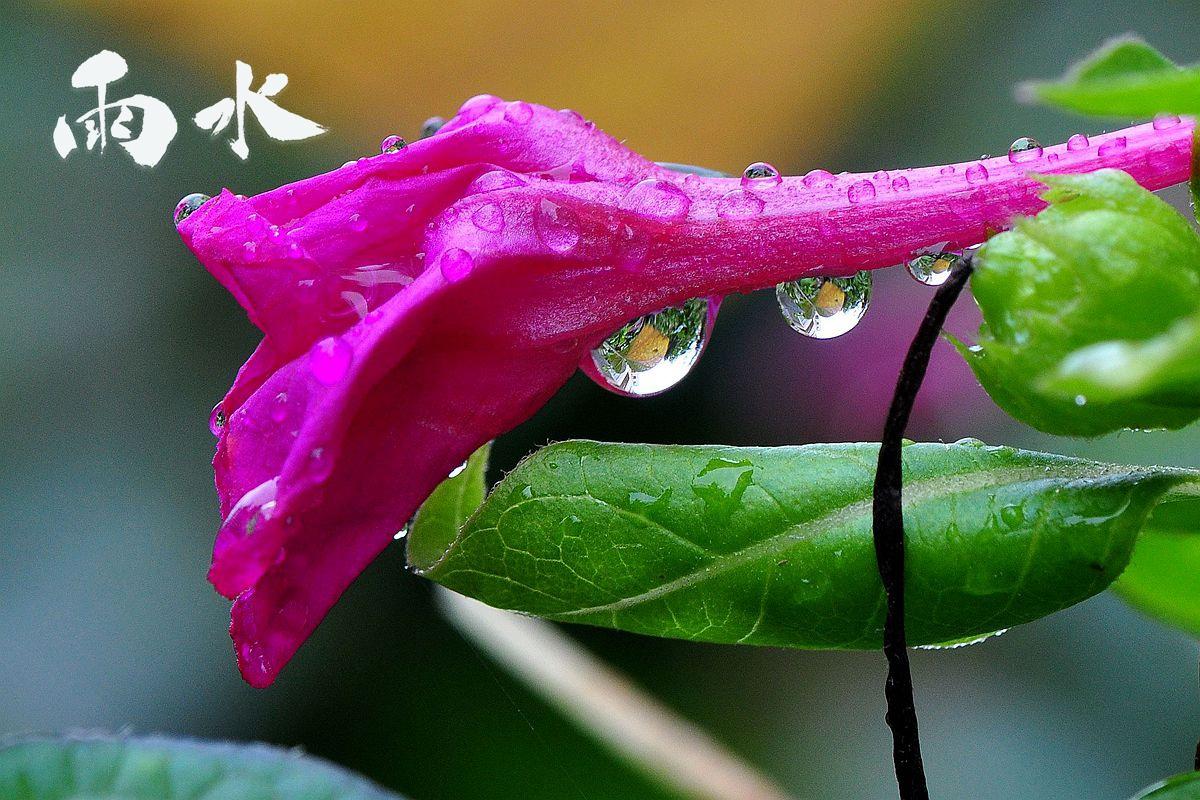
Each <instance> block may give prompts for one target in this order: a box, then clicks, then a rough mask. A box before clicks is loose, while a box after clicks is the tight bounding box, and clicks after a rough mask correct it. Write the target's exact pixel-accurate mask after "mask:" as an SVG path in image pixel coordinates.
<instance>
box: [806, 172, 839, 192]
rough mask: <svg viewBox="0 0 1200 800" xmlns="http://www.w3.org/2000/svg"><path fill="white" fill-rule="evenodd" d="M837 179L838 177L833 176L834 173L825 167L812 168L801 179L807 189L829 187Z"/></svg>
mask: <svg viewBox="0 0 1200 800" xmlns="http://www.w3.org/2000/svg"><path fill="white" fill-rule="evenodd" d="M836 181H837V178H835V177H834V176H833V173H832V172H830V171H829V170H825V169H814V170H811V171H810V172H808V173H807V174H806V175H805V176H804V177H803V178H801V179H800V182H801V183H803V184H804V188H805V189H828V188H829V187H831V186H833V184H834V183H835V182H836Z"/></svg>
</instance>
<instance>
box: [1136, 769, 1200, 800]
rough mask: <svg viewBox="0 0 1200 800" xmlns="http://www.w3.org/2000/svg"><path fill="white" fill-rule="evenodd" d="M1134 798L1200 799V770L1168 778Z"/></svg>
mask: <svg viewBox="0 0 1200 800" xmlns="http://www.w3.org/2000/svg"><path fill="white" fill-rule="evenodd" d="M1133 800H1200V772H1189V773H1187V774H1184V775H1176V776H1175V777H1174V778H1168V779H1167V780H1165V781H1163V782H1162V783H1157V784H1155V785H1154V786H1151V787H1150V788H1149V789H1146V790H1145V791H1143V792H1142V793H1141V794H1139V795H1138V796H1137V797H1135V798H1133Z"/></svg>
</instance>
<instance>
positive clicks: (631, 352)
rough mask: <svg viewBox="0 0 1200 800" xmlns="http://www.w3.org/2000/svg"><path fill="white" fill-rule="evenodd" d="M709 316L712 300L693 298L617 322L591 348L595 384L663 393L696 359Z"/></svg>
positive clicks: (704, 340) (707, 330) (630, 391)
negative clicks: (606, 334)
mask: <svg viewBox="0 0 1200 800" xmlns="http://www.w3.org/2000/svg"><path fill="white" fill-rule="evenodd" d="M713 317H714V309H713V304H712V301H710V300H709V299H708V298H704V297H696V298H693V299H691V300H688V301H687V302H686V303H684V304H683V305H681V306H671V307H669V308H664V309H663V310H662V311H658V312H655V313H653V314H647V315H646V316H644V317H638V318H637V319H635V320H633V321H632V322H629V323H627V324H625V325H622V326H621V327H620V328H619V329H618V330H617V331H616V332H615V333H613V334H612V335H611V336H609V337H608V338H607V339H605V340H604V341H603V342H601V343H600V346H599V347H597V348H596V349H594V350H592V354H591V355H592V364H593V365H594V366H595V368H596V373H597V374H598V376H599V379H600V380H598V381H597V382H598V383H600V385H601V386H604V387H605V388H606V389H609V390H611V391H614V392H616V393H618V394H625V395H630V396H633V397H647V396H649V395H654V394H658V393H659V392H665V391H666V390H667V389H670V388H671V387H672V386H674V385H675V384H677V383H679V382H680V381H681V380H683V379H684V377H686V376H687V374H688V372H690V371H691V369H692V367H693V366H695V364H696V362H697V361H698V360H699V358H700V354H701V353H702V352H703V351H704V345H705V344H706V343H707V342H708V337H709V333H710V331H711V329H712V320H713Z"/></svg>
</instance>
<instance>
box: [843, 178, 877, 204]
mask: <svg viewBox="0 0 1200 800" xmlns="http://www.w3.org/2000/svg"><path fill="white" fill-rule="evenodd" d="M846 199H847V200H849V201H850V202H851V203H865V202H867V201H870V200H874V199H875V184H873V183H871V182H870V181H868V180H862V181H858V182H857V183H853V184H851V185H850V188H849V189H847V190H846Z"/></svg>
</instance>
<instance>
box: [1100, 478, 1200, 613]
mask: <svg viewBox="0 0 1200 800" xmlns="http://www.w3.org/2000/svg"><path fill="white" fill-rule="evenodd" d="M1188 506H1189V504H1188V503H1186V502H1184V503H1176V502H1167V503H1163V504H1161V505H1159V506H1158V507H1157V508H1155V509H1154V512H1153V513H1152V514H1151V515H1150V519H1149V520H1148V521H1147V523H1146V527H1145V529H1144V530H1143V531H1142V535H1141V536H1140V537H1138V542H1137V546H1136V547H1135V548H1134V551H1133V559H1132V560H1131V561H1130V563H1129V566H1128V567H1127V568H1126V569H1125V572H1124V573H1123V574H1122V575H1121V578H1120V580H1118V581H1117V583H1116V590H1117V592H1118V593H1119V594H1120V595H1121V596H1122V597H1124V598H1125V599H1126V600H1128V601H1129V603H1130V604H1131V605H1133V606H1134V607H1136V608H1139V609H1141V610H1142V611H1144V612H1146V613H1147V614H1149V615H1150V616H1152V617H1155V618H1157V619H1160V620H1162V621H1164V622H1167V623H1170V624H1172V625H1175V626H1176V627H1179V628H1182V629H1183V630H1185V631H1187V632H1188V633H1190V634H1191V635H1193V636H1196V637H1200V536H1198V535H1197V534H1198V533H1200V530H1197V526H1196V518H1195V515H1194V513H1193V510H1192V509H1190V508H1189V507H1188Z"/></svg>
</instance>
